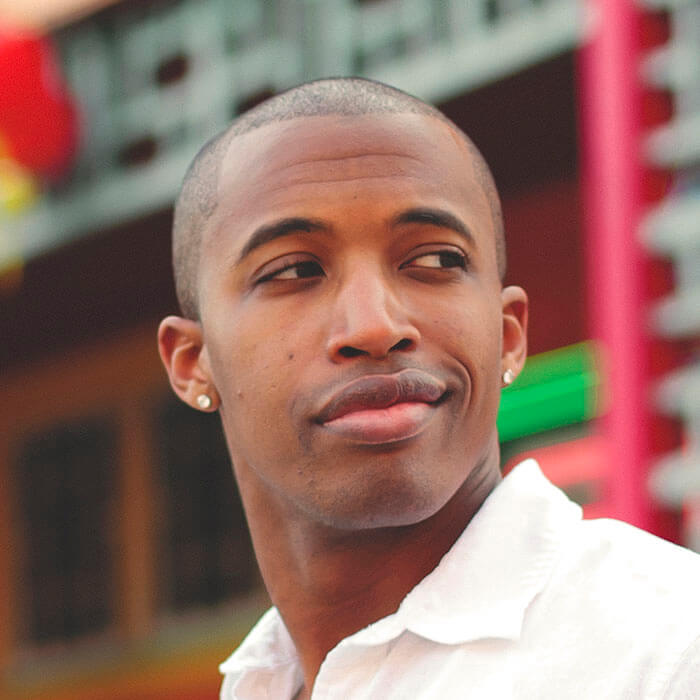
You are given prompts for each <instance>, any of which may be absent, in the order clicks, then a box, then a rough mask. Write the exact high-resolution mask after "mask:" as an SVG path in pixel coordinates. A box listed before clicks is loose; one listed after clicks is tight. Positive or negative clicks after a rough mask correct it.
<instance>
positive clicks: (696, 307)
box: [0, 0, 700, 700]
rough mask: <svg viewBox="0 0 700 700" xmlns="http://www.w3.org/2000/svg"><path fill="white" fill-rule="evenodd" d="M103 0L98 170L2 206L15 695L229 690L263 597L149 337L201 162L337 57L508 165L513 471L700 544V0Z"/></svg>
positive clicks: (89, 100)
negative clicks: (525, 341)
mask: <svg viewBox="0 0 700 700" xmlns="http://www.w3.org/2000/svg"><path fill="white" fill-rule="evenodd" d="M73 5H75V3H73ZM96 5H106V7H101V8H99V9H94V8H93V11H92V12H91V13H88V14H86V15H85V16H81V17H80V18H79V19H72V20H71V21H70V22H66V23H60V22H58V23H57V22H56V21H55V20H52V28H51V38H52V40H53V41H54V42H55V45H56V47H57V49H58V51H59V53H60V56H61V60H62V65H63V68H64V70H65V73H66V76H67V79H68V81H69V83H70V85H71V87H72V89H73V92H74V94H75V95H76V97H77V99H78V102H79V105H80V109H81V115H82V140H81V146H80V152H79V154H78V159H77V162H76V165H75V167H74V168H73V170H72V171H71V173H70V174H69V175H68V176H67V177H66V178H65V179H64V180H63V181H61V182H60V183H54V184H52V185H47V186H46V187H45V189H44V191H43V193H42V196H41V197H40V198H39V199H38V201H37V203H36V204H35V205H34V206H33V207H32V208H31V209H29V210H27V211H26V212H24V213H23V214H22V215H21V216H20V215H18V216H15V217H14V218H13V217H11V216H10V215H9V214H6V215H5V216H4V217H3V218H2V219H0V236H3V237H4V244H3V247H2V248H1V249H0V250H2V251H4V252H3V253H0V255H2V254H5V259H6V260H7V261H9V260H10V259H12V261H15V260H16V259H17V257H18V256H19V257H21V259H22V260H23V264H22V266H21V267H18V266H17V265H16V264H13V265H12V266H10V265H9V264H8V265H6V270H7V271H6V274H5V276H4V278H3V284H2V286H0V290H2V291H0V337H2V339H3V342H2V343H1V344H0V363H1V365H2V376H1V378H0V387H1V388H2V395H3V397H4V398H5V401H4V402H3V405H2V406H0V426H2V428H1V430H0V620H2V623H1V624H0V669H1V674H2V675H0V695H2V697H8V698H71V699H75V698H90V699H91V700H92V699H94V698H104V699H105V700H106V699H108V698H109V699H111V698H115V699H116V698H129V699H132V700H137V699H141V698H144V699H145V698H170V699H172V698H181V699H182V700H185V699H187V700H195V699H199V698H211V697H216V694H217V692H218V685H219V678H218V675H217V673H216V665H217V663H218V662H219V661H221V660H222V659H223V658H224V657H225V656H226V655H227V654H228V653H229V652H230V651H231V650H232V649H233V648H234V647H235V646H236V644H237V643H238V642H239V641H240V639H241V638H242V636H243V635H244V634H245V632H246V631H247V630H248V629H249V627H250V626H251V625H252V623H253V621H254V620H255V619H256V618H257V616H258V615H259V613H260V612H261V610H262V609H264V607H265V605H266V598H265V594H264V592H263V591H262V586H261V582H260V578H259V574H258V572H257V569H256V565H255V562H254V557H253V554H252V549H251V545H250V541H249V538H248V535H247V533H246V529H245V521H244V516H243V513H242V510H241V506H240V502H239V501H238V499H237V495H236V490H235V485H234V482H233V478H232V475H231V470H230V465H229V463H228V457H227V455H226V450H225V446H224V444H223V439H222V437H221V435H220V428H219V426H218V423H217V420H216V418H215V417H212V416H209V415H202V414H199V413H196V412H192V411H190V410H189V409H187V408H186V407H184V406H182V405H180V404H179V403H178V402H177V401H176V400H175V398H174V397H172V395H171V392H170V390H169V387H168V386H167V382H166V378H165V375H164V372H163V370H162V369H161V367H160V363H159V360H158V357H157V354H156V349H155V328H156V324H157V321H158V320H159V319H160V318H161V317H162V316H164V315H166V314H168V313H173V312H176V310H177V306H176V301H175V298H174V291H173V288H172V277H171V271H170V250H169V235H170V225H171V207H172V202H173V200H174V197H175V195H176V193H177V189H178V187H179V183H180V181H181V178H182V175H183V173H184V171H185V168H186V166H187V164H188V163H189V161H190V159H191V158H192V156H193V155H194V154H195V152H196V151H197V149H198V148H199V146H200V145H201V144H202V143H203V142H204V141H205V140H206V139H207V138H209V137H210V136H212V135H213V134H214V133H215V132H216V131H218V130H219V129H221V128H223V127H224V126H225V125H226V124H227V123H228V122H229V121H230V119H231V118H232V117H233V116H235V115H236V114H238V113H240V112H241V111H243V110H244V109H246V108H247V107H250V106H252V105H254V104H256V103H257V102H258V101H260V100H261V99H264V98H265V97H267V96H269V95H271V94H273V93H275V92H277V91H279V90H282V89H285V88H287V87H290V86H292V85H294V84H297V83H298V82H301V81H303V80H306V79H311V78H315V77H322V76H327V75H366V76H368V77H372V78H377V79H379V80H383V81H385V82H388V83H390V84H393V85H396V86H397V87H400V88H403V89H405V90H407V91H409V92H412V93H414V94H416V95H418V96H419V97H422V98H424V99H426V100H429V101H432V102H434V103H436V104H438V105H439V106H440V107H441V108H442V109H443V110H444V111H445V112H446V113H447V114H448V115H449V116H450V117H451V118H452V119H453V120H454V121H455V122H456V123H457V124H459V125H460V126H461V127H462V128H463V129H464V130H465V131H466V132H467V133H468V134H470V135H471V136H472V138H473V139H474V141H475V142H476V144H477V145H478V146H479V148H480V149H481V150H482V152H483V153H484V155H485V157H486V159H487V160H488V162H489V163H490V164H491V165H492V168H493V171H494V174H495V178H496V181H497V184H498V186H499V190H500V192H501V194H502V198H503V205H504V213H505V219H506V229H507V235H508V254H509V271H508V276H507V281H508V282H512V283H517V284H521V285H522V286H524V287H525V288H526V289H527V290H528V293H529V296H530V299H531V304H532V328H531V341H530V345H531V352H532V354H533V357H532V358H531V360H530V361H529V362H528V367H527V369H526V371H525V372H524V374H523V376H522V377H521V378H520V379H519V380H518V382H516V384H515V385H514V386H513V387H512V388H511V389H508V390H507V391H506V392H504V397H503V401H502V406H501V414H500V416H499V430H500V434H501V439H502V446H503V459H504V463H505V465H506V468H508V465H509V464H511V463H512V462H513V461H514V460H516V459H517V457H516V455H519V454H522V453H532V454H535V455H536V456H538V458H539V459H540V461H541V463H542V465H543V468H544V470H545V471H546V472H547V473H548V474H549V475H550V477H551V478H552V479H554V480H555V481H556V482H557V483H559V484H561V485H562V486H563V487H564V488H565V489H566V490H567V491H568V492H569V493H570V495H571V496H572V497H573V498H575V499H576V500H578V501H579V502H581V503H582V504H583V505H584V509H585V512H586V514H587V515H588V516H589V517H596V516H600V515H606V516H612V517H621V518H623V519H627V520H629V521H631V522H633V523H635V524H638V525H641V526H643V527H646V528H647V529H650V530H652V531H654V532H657V533H658V534H661V535H663V536H665V537H668V538H671V539H674V540H675V541H678V542H683V543H685V544H687V545H691V546H695V547H696V548H698V549H700V535H698V533H699V532H700V516H698V513H699V512H700V505H699V504H700V452H699V450H700V446H699V445H700V400H699V399H698V397H699V396H700V391H698V389H700V369H699V367H700V364H699V362H698V359H697V352H698V349H700V346H699V345H698V338H699V337H700V228H699V227H698V222H699V221H700V211H699V209H698V204H699V203H700V181H699V178H698V172H700V171H699V170H698V165H699V164H700V123H699V119H700V38H699V37H700V3H698V2H695V1H693V0H666V1H663V0H647V3H646V4H644V5H642V4H634V3H632V2H621V3H606V2H593V1H591V2H587V3H586V2H582V1H581V0H444V1H443V2H439V3H436V2H432V1H431V0H365V1H362V0H274V1H272V2H262V1H261V0H140V1H139V2H133V1H129V0H125V1H124V2H118V3H96ZM613 6H615V7H617V8H618V9H617V10H613V9H611V8H612V7H613ZM620 8H621V9H620ZM71 16H73V15H71ZM7 251H9V252H7ZM3 262H4V261H3V260H1V259H0V269H1V268H2V267H3Z"/></svg>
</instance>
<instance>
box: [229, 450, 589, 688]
mask: <svg viewBox="0 0 700 700" xmlns="http://www.w3.org/2000/svg"><path fill="white" fill-rule="evenodd" d="M580 519H581V508H580V507H579V506H577V505H576V504H574V503H572V502H571V501H570V500H569V499H568V498H567V497H566V496H565V495H564V494H563V493H562V492H561V491H560V490H559V489H557V488H556V487H555V486H553V485H552V484H551V483H550V482H549V481H547V479H546V478H545V477H544V475H543V474H542V472H541V471H540V468H539V466H538V465H537V463H536V462H535V461H534V460H532V459H528V460H526V461H524V462H522V463H520V464H519V465H518V466H516V467H515V468H514V469H513V470H512V471H511V472H510V473H509V474H508V476H506V477H505V479H503V481H502V482H501V483H500V484H499V485H498V486H497V487H496V488H495V489H494V490H493V491H492V492H491V494H490V495H489V497H488V498H487V499H486V500H485V501H484V503H483V505H482V506H481V508H480V509H479V511H478V512H477V513H476V515H475V516H474V517H473V518H472V520H471V522H470V523H469V525H468V526H467V528H466V529H465V531H464V532H463V533H462V535H461V536H460V537H459V539H458V540H457V541H456V542H455V544H454V545H453V546H452V548H451V549H450V550H449V552H447V554H446V555H445V556H444V557H443V559H442V561H441V562H440V564H439V565H438V566H437V567H436V568H435V570H434V571H432V572H431V573H430V574H428V576H426V577H425V578H424V579H423V580H422V581H421V582H420V583H419V584H418V585H417V586H416V587H415V588H414V589H413V590H412V591H411V592H410V593H409V594H408V595H407V596H406V598H404V600H403V602H402V603H401V605H400V607H399V609H398V610H397V612H396V613H394V614H393V615H389V616H388V617H385V618H382V619H381V620H378V621H377V622H375V623H373V624H371V625H369V626H368V627H366V628H365V629H362V630H360V631H359V632H357V633H356V634H354V635H352V636H351V637H348V638H347V639H345V640H343V641H342V642H341V643H340V645H339V646H344V645H352V646H374V645H379V644H384V643H386V642H388V641H390V640H392V639H395V638H396V637H398V636H399V635H400V634H402V633H403V632H404V631H406V630H408V631H410V632H413V633H414V634H417V635H419V636H421V637H425V638H427V639H430V640H432V641H435V642H438V643H441V644H459V643H464V642H468V641H473V640H476V639H484V638H504V639H517V638H518V636H519V635H520V630H521V628H522V624H523V619H524V616H525V611H526V609H527V607H528V605H529V604H530V603H531V602H532V600H533V599H534V597H535V596H536V595H537V594H538V593H539V592H540V591H541V590H542V589H543V588H544V586H545V584H546V582H547V580H548V578H549V576H550V574H551V572H552V569H553V567H554V564H555V561H556V558H557V555H558V554H559V552H560V551H561V549H562V546H563V544H564V542H565V540H566V538H567V536H568V534H569V532H570V530H571V528H572V527H573V526H574V525H575V524H576V523H577V522H578V521H579V520H580ZM296 663H297V662H296V652H295V650H294V644H293V642H292V640H291V638H290V636H289V633H288V632H287V630H286V628H285V626H284V623H283V622H282V619H281V618H280V616H279V613H278V612H277V610H276V609H274V608H273V609H271V610H270V611H268V612H267V613H266V614H265V616H263V618H262V619H261V620H260V622H259V623H258V624H257V625H256V626H255V628H254V629H253V630H252V631H251V633H250V634H249V635H248V637H247V638H246V640H245V641H244V642H243V644H242V645H241V646H240V647H239V649H238V650H237V651H236V652H235V653H234V654H233V655H232V656H231V657H230V658H229V659H228V660H227V661H225V662H224V663H223V664H222V665H221V667H220V669H221V672H222V673H227V674H236V675H239V674H243V673H245V671H248V670H252V669H253V668H258V669H260V668H263V667H264V668H267V669H270V670H272V669H273V668H277V669H278V670H279V669H280V667H282V666H293V665H294V664H296Z"/></svg>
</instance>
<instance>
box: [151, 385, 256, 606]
mask: <svg viewBox="0 0 700 700" xmlns="http://www.w3.org/2000/svg"><path fill="white" fill-rule="evenodd" d="M156 435H157V438H156V439H157V447H158V452H157V455H158V459H159V469H158V473H159V476H160V482H161V485H162V486H161V487H162V490H163V503H164V506H163V514H162V517H163V523H162V529H161V533H162V547H161V548H162V550H163V552H164V560H165V562H164V565H162V566H161V567H160V569H161V574H162V575H161V605H162V606H163V607H164V608H166V609H169V610H173V611H184V610H186V609H188V608H192V607H199V606H207V605H216V604H218V603H221V602H224V601H226V600H228V599H230V598H232V597H234V596H236V595H239V594H242V593H246V592H247V591H249V590H251V589H252V588H253V587H255V586H256V585H257V583H258V581H259V577H258V573H257V566H256V563H255V558H254V555H253V549H252V545H251V542H250V536H249V534H248V529H247V526H246V522H245V516H244V514H243V508H242V506H241V502H240V499H239V497H238V491H237V490H236V486H235V482H234V479H233V474H232V471H231V462H230V459H229V456H228V452H227V450H226V443H225V441H224V437H223V434H222V430H221V424H220V421H219V418H218V416H217V415H216V414H207V413H200V412H198V411H193V410H192V409H191V408H188V407H187V406H185V405H184V404H182V403H181V402H179V401H177V400H175V399H171V398H168V399H167V400H166V401H165V402H164V404H163V405H162V406H161V408H160V410H159V412H158V415H157V429H156Z"/></svg>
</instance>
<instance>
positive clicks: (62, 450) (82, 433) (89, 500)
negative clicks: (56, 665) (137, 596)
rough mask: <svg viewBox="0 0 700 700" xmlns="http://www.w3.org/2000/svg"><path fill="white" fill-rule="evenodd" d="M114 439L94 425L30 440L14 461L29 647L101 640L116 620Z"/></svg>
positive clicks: (102, 423) (110, 430)
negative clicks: (94, 636)
mask: <svg viewBox="0 0 700 700" xmlns="http://www.w3.org/2000/svg"><path fill="white" fill-rule="evenodd" d="M115 448H116V434H115V430H114V427H113V425H112V424H111V423H110V422H109V421H108V420H106V419H100V418H91V419H86V420H81V421H80V422H74V423H70V424H63V425H59V426H54V427H51V428H49V429H48V430H45V431H43V432H41V433H35V434H33V435H31V436H30V437H29V438H28V439H26V441H25V442H24V443H23V444H22V446H21V448H20V451H19V458H18V460H17V462H16V468H17V473H16V480H15V483H16V484H17V485H18V491H19V494H18V496H19V503H20V513H21V521H22V524H21V529H22V530H23V532H24V535H23V537H22V539H23V544H24V547H23V556H22V564H23V567H22V570H21V573H20V576H21V581H20V586H19V589H20V590H21V591H22V601H23V605H24V615H23V619H24V620H25V622H24V627H25V629H24V634H25V636H26V637H27V639H28V641H30V642H34V643H38V644H41V643H46V642H52V641H58V640H69V639H74V638H77V637H81V636H84V635H88V634H93V633H98V632H101V631H103V630H105V629H106V628H107V627H109V626H110V624H111V622H112V619H113V609H112V608H113V606H112V601H113V590H112V586H111V582H112V580H113V578H114V576H113V569H112V561H113V560H112V543H113V538H112V536H111V529H110V522H111V516H112V513H113V512H114V511H113V508H112V498H113V494H114V481H115V480H114V475H115V472H116V468H117V467H116V459H117V457H116V449H115Z"/></svg>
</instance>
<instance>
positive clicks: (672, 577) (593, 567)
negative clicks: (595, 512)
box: [561, 519, 700, 602]
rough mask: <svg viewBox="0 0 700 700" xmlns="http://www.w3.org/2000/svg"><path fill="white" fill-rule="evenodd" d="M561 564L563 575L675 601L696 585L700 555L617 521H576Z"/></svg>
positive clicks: (613, 590)
mask: <svg viewBox="0 0 700 700" xmlns="http://www.w3.org/2000/svg"><path fill="white" fill-rule="evenodd" d="M561 563H562V567H563V569H564V571H565V572H566V573H567V574H569V575H574V576H581V577H582V578H585V579H587V580H589V581H590V582H591V583H592V582H593V581H600V582H601V583H606V584H608V586H609V590H610V591H611V593H614V592H618V593H620V594H623V595H625V596H629V594H630V593H632V592H637V593H640V594H646V595H648V596H652V597H654V598H655V599H657V600H659V601H660V600H661V599H664V598H669V599H674V600H676V601H678V599H679V595H680V596H682V595H683V594H687V595H694V593H695V592H696V591H697V590H698V586H699V585H700V555H698V554H696V553H695V552H692V551H690V550H688V549H685V548H683V547H679V546H678V545H675V544H672V543H671V542H667V541H666V540H662V539H661V538H659V537H656V536H654V535H651V534H649V533H648V532H645V531H643V530H640V529H638V528H636V527H633V526H632V525H629V524H627V523H624V522H621V521H618V520H609V519H599V520H582V521H580V522H579V523H578V526H577V527H576V528H574V530H573V532H572V533H571V539H570V541H569V543H568V547H567V552H566V553H565V554H564V556H563V557H562V562H561ZM678 602H680V601H678Z"/></svg>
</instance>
